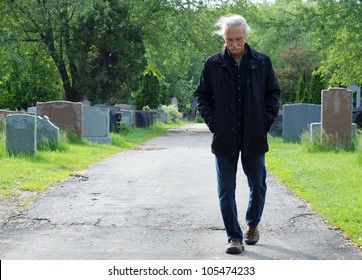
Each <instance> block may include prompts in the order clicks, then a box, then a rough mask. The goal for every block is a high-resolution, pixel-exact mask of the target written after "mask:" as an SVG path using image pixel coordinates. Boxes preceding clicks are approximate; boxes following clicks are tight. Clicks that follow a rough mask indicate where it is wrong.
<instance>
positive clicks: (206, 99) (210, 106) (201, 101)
mask: <svg viewBox="0 0 362 280" xmlns="http://www.w3.org/2000/svg"><path fill="white" fill-rule="evenodd" d="M195 96H196V101H197V109H198V110H199V112H200V114H201V117H202V118H203V119H204V121H205V123H206V125H207V126H208V127H209V130H210V131H211V132H214V112H215V103H214V94H213V92H212V86H211V80H210V76H209V73H208V62H207V61H206V62H205V65H204V68H203V70H202V72H201V77H200V81H199V84H198V86H197V89H196V92H195Z"/></svg>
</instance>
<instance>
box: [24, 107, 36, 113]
mask: <svg viewBox="0 0 362 280" xmlns="http://www.w3.org/2000/svg"><path fill="white" fill-rule="evenodd" d="M26 111H27V113H28V114H33V115H36V106H32V107H28V108H27V110H26Z"/></svg>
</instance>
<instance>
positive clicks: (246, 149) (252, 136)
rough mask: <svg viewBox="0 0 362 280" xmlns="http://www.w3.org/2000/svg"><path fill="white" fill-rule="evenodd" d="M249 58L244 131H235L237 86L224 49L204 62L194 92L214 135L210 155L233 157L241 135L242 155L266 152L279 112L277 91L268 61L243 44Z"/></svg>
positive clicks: (272, 71) (203, 116)
mask: <svg viewBox="0 0 362 280" xmlns="http://www.w3.org/2000/svg"><path fill="white" fill-rule="evenodd" d="M245 47H246V48H247V55H248V65H247V74H246V86H245V92H244V94H245V96H244V108H241V109H242V111H243V113H244V116H243V120H244V123H243V126H242V127H243V129H242V131H240V130H238V129H237V121H238V119H237V110H239V109H240V108H237V101H236V83H235V77H234V74H233V73H234V72H233V69H232V66H231V65H230V64H229V63H228V62H227V61H226V57H225V56H226V52H227V50H226V49H224V50H222V51H221V52H220V53H217V54H214V55H212V56H210V57H209V58H207V60H206V62H205V65H204V69H203V70H202V73H201V78H200V82H199V85H198V87H197V89H196V93H195V95H196V99H197V106H198V110H199V111H200V113H201V117H202V118H203V119H204V120H205V123H206V124H207V126H208V127H209V129H210V131H211V132H212V133H213V141H212V145H211V148H212V152H213V153H215V154H220V155H235V154H236V153H237V152H238V149H239V141H238V137H239V135H238V134H240V133H241V135H242V147H241V152H242V153H243V155H245V156H247V155H252V154H263V153H266V152H267V151H268V150H269V148H268V142H267V132H268V131H269V128H270V126H271V125H272V123H273V121H274V119H275V117H276V116H277V114H278V111H279V106H280V104H279V97H280V89H279V86H278V82H277V80H276V78H275V76H274V70H273V67H272V64H271V61H270V58H269V57H268V56H267V55H265V54H263V53H260V52H257V51H255V50H254V49H252V48H250V46H249V45H248V44H245Z"/></svg>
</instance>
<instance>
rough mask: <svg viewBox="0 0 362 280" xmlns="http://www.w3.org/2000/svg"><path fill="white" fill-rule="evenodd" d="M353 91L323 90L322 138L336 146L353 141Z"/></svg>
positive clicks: (343, 89) (341, 89)
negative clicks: (326, 138)
mask: <svg viewBox="0 0 362 280" xmlns="http://www.w3.org/2000/svg"><path fill="white" fill-rule="evenodd" d="M352 97H353V95H352V91H350V90H346V89H345V88H330V89H328V90H322V116H321V123H322V137H328V140H329V141H331V142H332V143H334V144H335V145H348V144H349V143H350V142H351V140H352V110H353V104H352V102H353V101H352Z"/></svg>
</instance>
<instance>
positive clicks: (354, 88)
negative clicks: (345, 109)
mask: <svg viewBox="0 0 362 280" xmlns="http://www.w3.org/2000/svg"><path fill="white" fill-rule="evenodd" d="M347 90H350V91H352V92H355V93H356V108H359V107H361V88H360V87H358V86H356V84H352V85H351V86H349V87H347Z"/></svg>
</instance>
